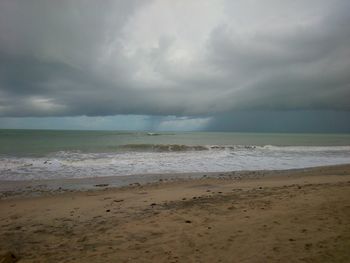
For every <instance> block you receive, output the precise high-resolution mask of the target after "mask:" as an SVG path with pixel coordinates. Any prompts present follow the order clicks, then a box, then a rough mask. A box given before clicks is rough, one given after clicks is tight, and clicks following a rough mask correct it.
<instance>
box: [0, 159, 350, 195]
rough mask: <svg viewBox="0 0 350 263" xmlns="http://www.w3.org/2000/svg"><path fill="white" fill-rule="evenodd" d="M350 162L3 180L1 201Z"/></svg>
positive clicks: (267, 173)
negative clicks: (217, 170) (281, 167)
mask: <svg viewBox="0 0 350 263" xmlns="http://www.w3.org/2000/svg"><path fill="white" fill-rule="evenodd" d="M348 167H350V164H337V165H326V166H316V167H305V168H294V169H283V170H240V171H229V172H189V173H162V174H135V175H122V176H120V175H118V176H105V177H87V178H67V179H39V180H0V200H1V199H4V198H16V197H26V196H28V197H30V196H41V195H47V194H49V195H54V194H60V193H65V192H77V191H91V190H96V191H98V190H106V189H113V188H116V189H118V188H125V187H133V186H144V185H152V184H158V183H165V182H169V183H171V182H177V181H186V180H200V179H205V178H214V179H215V178H220V179H229V180H242V179H250V178H263V177H269V176H275V175H280V176H289V175H290V174H295V173H310V172H316V171H317V172H318V173H322V171H323V170H326V171H327V173H328V172H329V171H333V172H335V173H336V174H342V171H341V170H342V169H343V168H345V169H346V168H348Z"/></svg>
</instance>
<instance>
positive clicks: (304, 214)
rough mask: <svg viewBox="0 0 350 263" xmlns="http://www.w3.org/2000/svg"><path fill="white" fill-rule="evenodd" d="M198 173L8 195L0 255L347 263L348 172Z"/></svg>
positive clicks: (349, 168) (343, 168)
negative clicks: (122, 184) (116, 185)
mask: <svg viewBox="0 0 350 263" xmlns="http://www.w3.org/2000/svg"><path fill="white" fill-rule="evenodd" d="M203 175H204V174H202V175H198V176H197V179H191V180H183V179H181V180H175V181H169V180H168V181H166V180H163V179H162V180H161V181H160V182H158V183H152V184H147V185H139V184H133V185H132V186H128V187H122V188H108V187H106V185H103V184H102V186H99V187H95V188H96V189H99V190H93V189H85V191H75V190H74V191H72V190H70V191H57V189H56V190H48V191H43V192H40V196H37V197H35V196H32V195H30V191H33V193H35V194H38V192H37V191H36V189H34V188H33V189H29V190H27V193H26V195H21V194H20V192H18V189H19V188H17V190H16V191H14V192H13V194H11V190H7V191H6V194H5V195H4V194H3V195H2V196H1V200H0V226H1V228H0V250H1V251H0V253H5V252H6V251H10V252H12V253H13V254H14V255H15V256H16V257H18V258H20V259H19V261H18V262H349V261H350V165H340V166H330V167H320V168H312V169H305V170H295V171H284V172H282V171H278V172H266V171H264V172H246V174H244V173H241V174H240V175H237V174H236V173H233V174H232V173H225V174H216V175H215V176H214V175H213V174H212V175H210V176H203ZM108 186H109V185H108ZM0 262H1V260H0Z"/></svg>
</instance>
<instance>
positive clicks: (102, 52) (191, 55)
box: [0, 0, 350, 132]
mask: <svg viewBox="0 0 350 263" xmlns="http://www.w3.org/2000/svg"><path fill="white" fill-rule="evenodd" d="M349 10H350V1H348V0H308V1H305V0H294V1H290V0H264V1H261V0H237V1H230V0H226V1H225V0H216V1H214V0H213V1H200V0H197V1H195V0H192V1H191V0H178V1H172V0H128V1H125V0H119V1H117V0H114V1H108V0H106V1H97V0H95V1H92V0H91V1H88V0H81V1H78V0H77V1H72V0H60V1H56V0H26V1H22V0H1V1H0V128H54V129H59V128H63V129H132V130H133V129H143V130H224V131H320V132H323V131H325V132H350V14H349Z"/></svg>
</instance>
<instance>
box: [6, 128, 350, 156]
mask: <svg viewBox="0 0 350 263" xmlns="http://www.w3.org/2000/svg"><path fill="white" fill-rule="evenodd" d="M125 145H138V146H140V147H134V149H138V150H151V149H152V148H151V147H147V146H150V145H189V146H206V145H220V146H225V145H231V146H232V145H241V146H245V145H246V146H264V145H274V146H349V145H350V134H301V133H293V134H289V133H228V132H161V133H150V132H128V131H63V130H0V155H11V156H45V155H47V154H48V153H53V152H59V151H79V152H114V151H122V150H126V149H128V147H125ZM142 146H144V149H142Z"/></svg>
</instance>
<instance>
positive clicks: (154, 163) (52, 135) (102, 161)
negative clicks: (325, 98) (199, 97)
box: [0, 130, 350, 180]
mask: <svg viewBox="0 0 350 263" xmlns="http://www.w3.org/2000/svg"><path fill="white" fill-rule="evenodd" d="M343 163H350V135H349V134H286V133H283V134H273V133H219V132H161V133H151V132H126V131H122V132H119V131H54V130H0V180H32V179H50V178H52V179H59V178H83V177H99V176H118V175H130V176H132V175H135V174H150V173H182V172H224V171H240V170H273V169H292V168H304V167H314V166H323V165H333V164H343Z"/></svg>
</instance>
